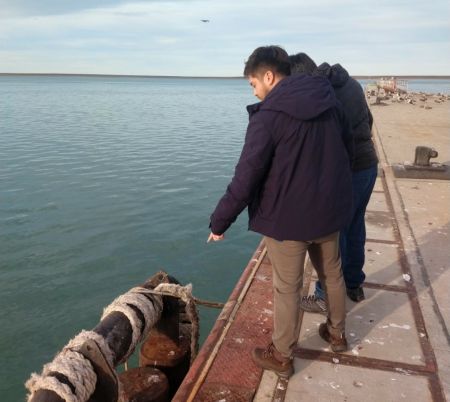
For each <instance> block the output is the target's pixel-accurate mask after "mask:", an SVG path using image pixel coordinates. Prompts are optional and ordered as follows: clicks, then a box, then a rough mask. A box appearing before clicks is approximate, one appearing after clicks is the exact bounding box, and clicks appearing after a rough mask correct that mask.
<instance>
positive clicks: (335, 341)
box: [319, 322, 348, 352]
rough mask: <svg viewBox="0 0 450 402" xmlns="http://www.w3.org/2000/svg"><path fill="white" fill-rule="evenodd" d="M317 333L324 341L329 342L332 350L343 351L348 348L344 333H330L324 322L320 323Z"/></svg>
mask: <svg viewBox="0 0 450 402" xmlns="http://www.w3.org/2000/svg"><path fill="white" fill-rule="evenodd" d="M319 335H320V337H321V338H322V339H323V340H324V341H325V342H328V343H329V344H330V346H331V350H332V351H333V352H345V351H346V350H347V349H348V346H347V339H345V333H344V332H343V333H342V334H341V336H339V337H338V336H334V335H331V334H330V332H329V331H328V325H327V323H326V322H323V323H322V324H320V326H319Z"/></svg>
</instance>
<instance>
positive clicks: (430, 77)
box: [0, 72, 450, 79]
mask: <svg viewBox="0 0 450 402" xmlns="http://www.w3.org/2000/svg"><path fill="white" fill-rule="evenodd" d="M25 75H28V76H70V77H125V78H198V79H208V78H215V79H237V78H245V77H243V76H206V75H205V76H195V75H192V76H191V75H144V74H92V73H2V72H0V76H25ZM351 76H352V77H353V78H356V79H371V78H386V77H389V78H391V77H394V78H409V79H420V78H423V79H450V75H439V74H436V75H432V74H429V75H420V74H416V75H415V74H407V75H396V74H370V75H368V74H361V75H358V74H355V75H351Z"/></svg>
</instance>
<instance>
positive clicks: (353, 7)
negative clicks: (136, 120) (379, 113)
mask: <svg viewBox="0 0 450 402" xmlns="http://www.w3.org/2000/svg"><path fill="white" fill-rule="evenodd" d="M202 19H206V20H209V22H202V21H201V20H202ZM449 21H450V2H449V1H448V0H428V1H424V0H376V1H375V0H367V1H366V0H340V1H337V0H276V1H264V0H258V1H256V0H221V1H219V0H172V1H166V0H147V1H128V0H39V1H37V0H0V73H68V74H71V73H73V74H125V75H169V76H173V75H176V76H242V71H243V67H244V62H245V60H247V58H248V56H249V55H250V54H251V52H252V51H253V50H254V49H255V48H256V47H259V46H265V45H280V46H282V47H283V48H284V49H286V51H287V52H288V53H289V54H294V53H297V52H305V53H307V54H308V55H309V56H310V57H312V58H313V59H314V60H315V61H316V63H317V64H320V63H322V62H324V61H326V62H328V63H330V64H335V63H340V64H341V65H343V66H344V67H345V68H346V69H347V70H348V71H349V72H350V74H352V75H450V23H449Z"/></svg>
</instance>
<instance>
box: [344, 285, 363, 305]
mask: <svg viewBox="0 0 450 402" xmlns="http://www.w3.org/2000/svg"><path fill="white" fill-rule="evenodd" d="M347 296H348V297H349V298H350V300H353V301H354V302H355V303H358V302H360V301H361V300H364V299H365V298H366V297H365V296H364V290H363V288H362V286H358V287H357V288H347Z"/></svg>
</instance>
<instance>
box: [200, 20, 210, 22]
mask: <svg viewBox="0 0 450 402" xmlns="http://www.w3.org/2000/svg"><path fill="white" fill-rule="evenodd" d="M200 21H201V22H209V20H200Z"/></svg>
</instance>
